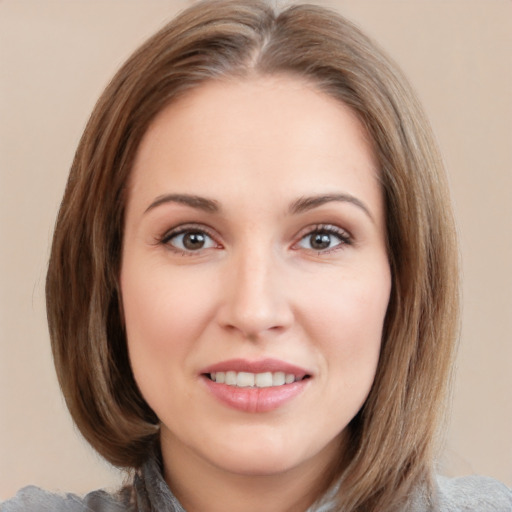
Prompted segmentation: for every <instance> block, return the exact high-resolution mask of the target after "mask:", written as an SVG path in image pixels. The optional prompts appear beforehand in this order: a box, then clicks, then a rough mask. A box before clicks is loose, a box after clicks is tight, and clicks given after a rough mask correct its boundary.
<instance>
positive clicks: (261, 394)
mask: <svg viewBox="0 0 512 512" xmlns="http://www.w3.org/2000/svg"><path fill="white" fill-rule="evenodd" d="M200 375H201V377H202V382H203V383H204V384H205V386H206V389H207V390H208V391H209V392H210V393H211V394H212V395H213V396H214V397H215V398H216V399H217V400H218V401H219V402H220V403H221V404H223V405H224V406H227V407H229V408H230V409H236V410H238V411H241V412H245V413H264V412H270V411H273V410H275V409H279V408H281V407H284V406H286V405H287V404H288V403H291V402H293V401H294V400H295V399H298V397H299V396H300V395H302V394H303V393H304V392H305V391H306V390H307V389H308V388H309V387H310V385H311V381H312V380H313V377H314V374H313V373H310V372H309V371H308V370H306V369H305V368H300V367H298V366H295V365H293V364H290V363H288V362H286V361H281V360H277V359H268V358H267V359H263V360H259V361H249V360H246V359H231V360H229V361H222V362H219V363H216V364H213V365H211V366H209V367H207V368H204V369H203V370H202V371H201V373H200Z"/></svg>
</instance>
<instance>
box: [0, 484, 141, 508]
mask: <svg viewBox="0 0 512 512" xmlns="http://www.w3.org/2000/svg"><path fill="white" fill-rule="evenodd" d="M130 510H131V507H130V505H129V503H128V502H127V501H125V500H124V499H122V496H121V495H112V494H109V493H107V492H105V491H94V492H91V493H89V494H87V496H85V497H80V496H77V495H76V494H69V493H68V494H62V495H61V494H54V493H50V492H47V491H44V490H43V489H40V488H39V487H35V486H28V487H24V488H23V489H21V490H20V491H19V492H18V493H17V494H16V496H14V498H12V499H10V500H7V501H5V502H3V503H0V512H36V511H37V512H93V511H94V512H128V511H130Z"/></svg>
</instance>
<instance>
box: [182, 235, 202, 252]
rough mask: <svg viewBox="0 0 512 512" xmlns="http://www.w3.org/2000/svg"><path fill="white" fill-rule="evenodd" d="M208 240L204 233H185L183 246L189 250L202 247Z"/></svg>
mask: <svg viewBox="0 0 512 512" xmlns="http://www.w3.org/2000/svg"><path fill="white" fill-rule="evenodd" d="M205 242H206V236H205V235H204V233H200V232H196V233H185V234H184V235H183V246H184V247H185V249H188V250H189V251H194V250H197V249H202V248H203V247H204V244H205Z"/></svg>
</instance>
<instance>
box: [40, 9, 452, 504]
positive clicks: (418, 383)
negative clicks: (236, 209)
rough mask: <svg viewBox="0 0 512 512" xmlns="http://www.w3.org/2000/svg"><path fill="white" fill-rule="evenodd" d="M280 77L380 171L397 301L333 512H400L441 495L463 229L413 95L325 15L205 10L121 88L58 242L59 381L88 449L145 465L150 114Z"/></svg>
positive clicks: (176, 26)
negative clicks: (306, 94) (136, 274)
mask: <svg viewBox="0 0 512 512" xmlns="http://www.w3.org/2000/svg"><path fill="white" fill-rule="evenodd" d="M283 74H284V75H287V76H293V77H297V78H299V79H305V80H308V81H309V82H310V83H313V84H314V85H315V86H316V88H317V89H318V90H319V91H321V92H323V93H326V94H328V95H330V96H331V97H334V98H337V99H338V100H339V101H341V102H343V103H345V104H346V105H348V106H349V107H351V108H352V109H353V111H354V112H355V113H356V114H357V115H358V117H359V119H360V121H361V122H362V124H363V125H364V127H365V128H366V130H367V132H368V134H369V137H370V138H371V140H372V142H373V146H374V151H375V155H376V157H377V160H378V162H379V166H380V168H379V179H380V181H381V187H382V191H383V195H384V198H385V210H386V223H387V243H388V254H389V263H390V267H391V272H392V290H391V296H390V302H389V306H388V310H387V314H386V319H385V324H384V330H383V339H382V348H381V355H380V360H379V365H378V369H377V373H376V377H375V381H374V384H373V387H372V389H371V391H370V394H369V396H368V398H367V400H366V402H365V404H364V406H363V407H362V409H361V410H360V411H359V413H358V414H357V416H356V417H355V418H354V419H353V420H352V422H351V424H350V425H349V427H348V432H349V436H350V437H349V443H348V445H349V448H348V452H347V453H345V454H344V456H343V464H342V463H341V462H340V467H339V471H338V476H341V480H340V481H341V485H340V491H339V503H340V507H342V508H343V510H346V511H363V510H364V511H376V510H379V511H386V510H394V509H395V507H396V506H397V505H398V504H399V503H403V502H404V500H406V499H407V496H408V495H409V494H410V492H411V490H412V489H413V488H415V487H416V486H418V485H420V484H421V485H422V486H426V488H427V489H429V490H430V491H431V492H432V489H433V485H432V483H431V472H432V468H433V461H434V455H435V452H434V447H435V445H436V441H437V437H438V436H437V433H438V426H439V424H440V420H441V419H442V413H443V412H444V405H445V403H446V398H447V391H448V389H449V380H450V369H451V367H452V358H453V353H454V346H455V340H456V328H457V325H458V321H457V320H458V319H457V316H458V271H457V263H458V262H457V260H458V255H457V250H456V242H455V240H456V238H455V230H454V223H453V217H452V213H451V207H450V200H449V195H448V187H447V183H446V177H445V173H444V169H443V164H442V161H441V158H440V156H439V152H438V149H437V145H436V142H435V139H434V137H433V135H432V133H431V129H430V127H429V123H428V121H427V120H426V117H425V115H424V113H423V111H422V109H421V107H420V106H419V104H418V101H417V100H416V97H415V94H414V93H413V92H412V90H411V88H410V86H409V85H408V83H407V81H406V80H405V78H404V77H403V76H402V74H401V72H400V71H399V70H398V68H397V66H396V65H395V64H394V63H393V62H392V61H391V60H390V59H389V58H388V57H387V56H386V55H385V54H384V53H383V52H382V50H380V49H379V48H378V46H377V45H376V44H375V43H374V42H372V41H371V40H370V39H369V38H368V37H367V36H365V35H364V34H362V33H361V32H360V30H359V29H358V28H356V27H355V26H354V25H353V24H351V23H350V22H348V21H347V20H345V19H344V18H343V17H341V16H340V15H339V14H336V13H334V12H331V11H330V10H327V9H325V8H321V7H317V6H311V5H292V6H289V7H288V8H286V9H284V10H281V11H279V10H277V9H275V8H273V7H271V6H270V5H269V4H268V3H266V2H264V1H260V0H236V1H230V0H212V1H207V2H200V3H197V4H195V5H193V6H192V7H190V8H189V9H187V10H186V11H184V12H182V13H181V14H180V15H179V16H178V17H176V18H175V19H174V20H172V21H171V22H170V23H169V24H168V25H166V26H165V27H164V28H163V29H162V30H160V31H159V32H158V33H156V34H155V35H154V36H153V37H151V38H150V39H149V40H148V41H147V42H146V43H145V44H144V45H143V46H142V47H141V48H139V49H138V50H137V51H136V52H135V53H134V54H133V55H132V56H131V57H130V58H129V59H128V61H127V62H126V63H125V64H124V65H123V66H122V68H121V69H120V70H119V71H118V73H117V74H116V75H115V77H114V78H113V80H112V81H111V83H110V84H109V85H108V87H107V88H106V90H105V92H104V93H103V95H102V96H101V98H100V99H99V101H98V103H97V104H96V107H95V108H94V110H93V112H92V115H91V117H90V120H89V122H88V124H87V126H86V129H85V132H84V134H83V136H82V139H81V141H80V143H79V146H78V149H77V151H76V155H75V158H74V161H73V164H72V167H71V171H70V175H69V180H68V183H67V187H66V190H65V194H64V198H63V201H62V204H61V207H60V211H59V214H58V218H57V223H56V228H55V233H54V238H53V245H52V249H51V257H50V263H49V269H48V274H47V281H46V299H47V311H48V323H49V329H50V337H51V341H52V349H53V355H54V360H55V366H56V369H57V374H58V378H59V382H60V385H61V388H62V391H63V394H64V397H65V399H66V402H67V405H68V408H69V410H70V412H71V415H72V417H73V419H74V421H75V422H76V424H77V426H78V428H79V429H80V431H81V433H82V434H83V435H84V437H85V438H86V439H87V441H88V442H89V443H90V444H91V445H92V446H93V447H94V448H95V449H96V450H97V451H98V452H99V453H100V454H101V455H103V456H104V457H105V458H106V459H107V460H108V461H110V462H111V463H113V464H114V465H117V466H120V467H125V468H138V467H140V466H141V465H142V464H143V462H144V461H145V460H146V458H147V457H148V453H149V452H150V451H151V450H152V448H153V447H154V445H155V443H156V442H157V440H158V436H159V433H158V418H157V417H156V415H155V413H154V412H153V411H152V410H151V409H150V407H149V406H148V405H147V404H146V402H145V401H144V399H143V397H142V396H141V394H140V392H139V390H138V388H137V385H136V383H135V380H134V378H133V375H132V372H131V369H130V361H129V358H128V353H127V347H126V338H125V331H124V326H123V319H122V313H121V311H120V292H119V282H118V280H119V272H120V257H121V248H122V243H123V223H124V211H125V203H126V184H127V180H128V178H129V175H130V171H131V168H132V164H133V161H134V156H135V154H136V152H137V149H138V146H139V143H140V141H141V138H142V137H143V135H144V134H145V132H146V130H147V128H148V126H149V124H150V123H151V122H152V120H153V119H154V118H155V116H156V115H157V114H158V113H159V112H160V111H162V109H163V108H164V107H166V106H167V105H168V104H170V103H171V102H174V101H177V99H179V98H180V97H181V96H182V95H184V94H185V93H186V92H187V91H190V90H192V89H194V88H197V87H199V86H200V85H201V84H203V83H205V82H208V81H211V80H223V79H235V80H237V79H250V77H251V76H266V75H283ZM341 458H342V457H341V454H340V461H341Z"/></svg>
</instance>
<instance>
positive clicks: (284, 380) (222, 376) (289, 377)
mask: <svg viewBox="0 0 512 512" xmlns="http://www.w3.org/2000/svg"><path fill="white" fill-rule="evenodd" d="M210 378H211V380H213V381H214V382H217V383H218V384H227V385H228V386H236V387H239V388H249V387H257V388H270V387H272V386H283V385H284V384H292V383H293V382H295V381H297V380H301V379H300V378H298V377H296V376H295V375H293V373H284V372H264V373H249V372H234V371H229V372H213V373H210Z"/></svg>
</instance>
